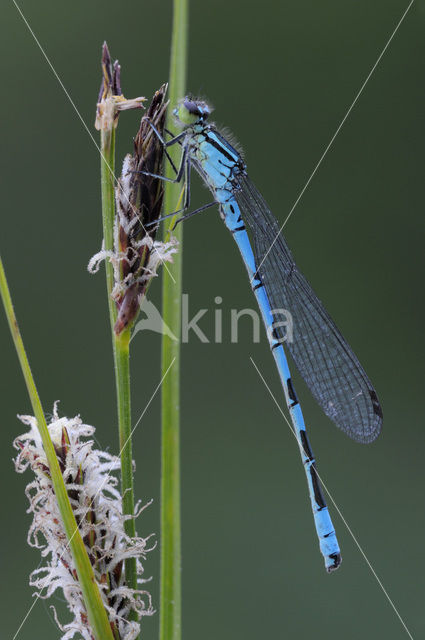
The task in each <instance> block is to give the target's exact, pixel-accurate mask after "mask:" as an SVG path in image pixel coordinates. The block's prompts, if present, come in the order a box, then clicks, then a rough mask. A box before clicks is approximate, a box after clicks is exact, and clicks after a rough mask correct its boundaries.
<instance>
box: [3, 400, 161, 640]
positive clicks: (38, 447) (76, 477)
mask: <svg viewBox="0 0 425 640" xmlns="http://www.w3.org/2000/svg"><path fill="white" fill-rule="evenodd" d="M19 418H20V420H21V421H22V422H23V423H24V424H26V425H27V426H29V428H30V429H29V431H28V432H27V433H24V434H23V435H21V436H19V437H18V438H16V439H15V441H14V443H13V444H14V447H15V449H17V450H18V452H19V453H18V455H17V457H16V459H15V468H16V471H17V472H18V473H23V472H24V471H25V470H26V469H27V468H28V467H30V468H31V470H32V471H33V472H34V474H35V479H34V480H33V481H32V482H30V483H29V484H28V485H27V487H26V491H25V493H26V495H27V497H28V500H29V503H30V506H29V508H28V513H31V514H32V516H33V520H32V523H31V526H30V528H29V532H28V543H29V544H30V546H32V547H35V548H37V549H39V550H40V551H41V555H42V558H44V559H45V560H46V564H45V566H42V567H39V568H38V569H36V570H35V571H33V572H32V573H31V575H30V585H31V586H33V587H35V588H36V589H37V595H38V597H41V598H49V597H50V596H51V595H52V594H53V593H54V592H55V591H56V590H57V589H61V590H62V592H63V595H64V597H65V600H66V602H67V605H68V609H69V610H70V612H71V613H72V615H73V620H72V621H71V622H69V623H67V624H61V623H60V622H59V621H58V620H57V616H56V613H55V618H56V621H57V623H58V625H59V627H60V629H61V631H62V632H63V635H62V640H70V639H71V638H73V637H74V636H75V635H76V634H78V635H79V637H83V638H84V640H92V639H93V635H92V632H91V630H90V627H89V624H88V619H87V613H86V610H85V607H84V603H83V598H82V593H81V589H80V586H79V583H78V579H77V573H76V570H75V568H74V566H73V560H72V555H71V551H70V549H69V543H68V540H67V537H66V534H65V531H64V528H63V526H62V520H61V517H60V514H59V509H58V506H57V501H56V497H55V493H54V490H53V485H52V482H51V478H50V474H49V466H48V464H47V459H46V457H45V454H44V450H43V447H42V443H41V437H40V435H39V432H38V428H37V421H36V419H35V418H34V417H33V416H19ZM48 429H49V432H50V435H51V437H52V441H53V444H54V447H55V450H56V455H57V457H58V460H59V465H60V468H61V471H62V474H63V478H64V481H65V485H66V487H67V491H68V496H69V499H70V502H71V506H72V508H73V511H74V515H75V518H76V520H77V523H78V528H79V531H80V533H81V537H82V538H83V540H84V544H85V546H86V549H87V553H88V556H89V558H90V561H91V564H92V566H93V570H94V574H95V578H96V581H97V583H98V585H99V588H100V592H101V595H102V600H103V603H104V606H105V609H106V611H107V614H108V617H109V621H110V624H111V628H112V631H113V633H114V636H115V637H116V638H117V639H119V640H134V639H135V638H137V637H138V635H139V634H140V619H141V618H142V616H146V615H152V614H153V613H154V611H153V609H152V603H151V596H150V594H149V592H148V591H146V590H145V589H143V588H142V585H143V583H144V582H147V580H144V579H143V578H142V574H143V566H142V560H144V559H145V557H146V554H147V553H148V552H149V551H151V550H152V548H154V546H155V545H151V547H150V548H149V542H148V540H149V538H150V536H149V537H148V538H141V537H135V538H129V537H128V536H127V535H126V533H125V531H124V523H125V520H126V519H127V518H136V517H137V516H138V515H139V514H140V512H141V511H142V510H143V509H144V508H145V507H142V508H140V505H139V504H138V505H136V508H135V514H134V515H132V516H123V514H122V508H121V496H120V493H119V491H118V490H117V484H118V480H117V478H116V476H115V475H113V474H112V473H113V472H116V471H119V469H120V461H119V458H117V457H115V456H113V455H111V454H109V453H107V452H105V451H99V450H97V449H94V448H93V444H94V443H93V440H91V439H90V438H91V437H92V436H93V434H94V432H95V428H94V427H92V426H90V425H87V424H84V423H83V422H82V421H81V419H80V417H79V416H76V417H75V418H66V417H62V418H60V417H59V415H58V411H57V403H55V405H54V410H53V417H52V420H51V422H50V424H49V425H48ZM145 506H147V505H145ZM129 557H133V558H136V560H137V573H138V576H139V578H138V585H139V587H140V588H138V589H130V588H129V587H128V586H127V585H126V582H125V571H124V561H125V559H126V558H129ZM131 612H135V614H136V617H137V620H132V621H130V620H129V617H130V614H131Z"/></svg>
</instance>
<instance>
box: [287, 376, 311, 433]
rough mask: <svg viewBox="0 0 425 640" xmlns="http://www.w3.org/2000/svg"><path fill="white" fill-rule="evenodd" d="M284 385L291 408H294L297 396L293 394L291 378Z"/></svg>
mask: <svg viewBox="0 0 425 640" xmlns="http://www.w3.org/2000/svg"><path fill="white" fill-rule="evenodd" d="M286 385H287V387H288V394H289V398H290V400H291V401H292V403H291V407H295V405H296V404H298V398H297V394H296V393H295V389H294V385H293V384H292V380H291V378H288V379H287V381H286ZM304 433H305V432H304ZM307 442H308V440H307Z"/></svg>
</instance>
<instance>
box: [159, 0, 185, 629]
mask: <svg viewBox="0 0 425 640" xmlns="http://www.w3.org/2000/svg"><path fill="white" fill-rule="evenodd" d="M187 31H188V0H174V13H173V32H172V42H171V60H170V82H169V98H170V103H171V108H173V107H174V105H175V104H176V102H177V100H178V99H180V98H182V97H183V95H184V93H185V90H186V67H187ZM168 126H170V122H168ZM171 127H172V123H171ZM176 147H178V145H174V146H173V147H171V148H170V152H171V154H172V157H173V160H174V161H175V162H177V165H178V158H179V152H178V149H177V148H176ZM167 175H168V177H174V176H173V175H172V173H171V169H170V167H167ZM180 191H181V186H180V185H178V184H171V183H166V186H165V198H164V210H165V212H166V213H170V212H171V211H174V210H175V209H176V208H177V207H176V203H177V201H178V199H179V195H180ZM175 235H176V237H177V239H178V241H179V244H180V246H179V252H178V253H177V255H176V256H174V260H173V263H172V264H170V265H167V269H164V271H163V307H162V313H163V320H164V323H165V324H166V325H167V326H169V327H170V328H171V330H172V331H173V333H174V334H175V335H176V336H178V337H180V333H181V298H182V255H183V254H182V249H183V225H179V226H178V227H177V229H176V231H175ZM170 365H172V366H171V369H170V370H169V373H168V374H167V372H168V369H169V368H170ZM162 374H163V376H165V377H164V379H163V384H162V449H161V466H162V468H161V589H160V632H159V637H160V640H179V639H180V638H181V524H180V344H179V341H174V340H172V339H170V338H169V337H168V336H167V335H164V336H163V338H162Z"/></svg>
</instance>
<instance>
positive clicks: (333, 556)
mask: <svg viewBox="0 0 425 640" xmlns="http://www.w3.org/2000/svg"><path fill="white" fill-rule="evenodd" d="M329 558H330V559H331V560H333V565H332V566H331V567H327V569H326V571H327V572H328V573H330V572H331V571H334V570H335V569H338V567H339V565H340V564H341V562H342V557H341V554H340V553H331V554H330V555H329Z"/></svg>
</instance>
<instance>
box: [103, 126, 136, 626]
mask: <svg viewBox="0 0 425 640" xmlns="http://www.w3.org/2000/svg"><path fill="white" fill-rule="evenodd" d="M114 176H115V128H114V125H113V124H112V123H111V127H108V128H106V129H104V128H102V129H101V185H102V218H103V237H104V243H105V249H106V251H113V248H114V220H115V190H114V187H115V185H114ZM113 285H114V273H113V267H112V265H111V264H110V262H109V261H106V289H107V293H108V305H109V317H110V321H111V332H112V348H113V354H114V369H115V385H116V391H117V406H118V431H119V442H120V455H121V493H122V504H123V513H124V514H125V515H133V514H134V487H133V468H132V459H133V453H132V442H131V396H130V350H129V345H130V330H129V329H127V330H125V331H123V332H122V333H121V334H120V335H119V336H117V335H116V334H115V332H114V325H115V321H116V319H117V310H116V306H115V302H114V301H113V300H112V298H111V292H112V288H113ZM125 532H126V533H127V535H129V536H130V537H132V538H134V537H135V535H136V524H135V522H134V519H133V518H129V519H128V520H126V522H125ZM125 575H126V582H127V585H128V586H129V587H131V588H132V589H137V570H136V558H127V559H126V561H125ZM132 619H136V615H135V613H134V612H133V614H132Z"/></svg>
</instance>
